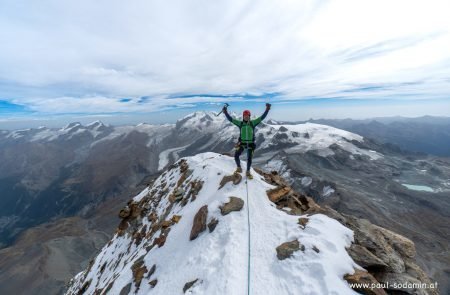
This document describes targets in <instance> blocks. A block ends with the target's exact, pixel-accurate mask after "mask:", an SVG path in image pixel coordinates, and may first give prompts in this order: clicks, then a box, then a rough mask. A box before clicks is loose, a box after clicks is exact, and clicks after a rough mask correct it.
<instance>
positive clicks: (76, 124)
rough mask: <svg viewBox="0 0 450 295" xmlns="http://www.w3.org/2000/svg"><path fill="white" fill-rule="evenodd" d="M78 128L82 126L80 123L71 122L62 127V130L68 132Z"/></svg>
mask: <svg viewBox="0 0 450 295" xmlns="http://www.w3.org/2000/svg"><path fill="white" fill-rule="evenodd" d="M78 126H82V125H81V123H80V122H72V123H69V124H67V125H66V126H64V127H63V130H69V129H72V128H75V127H78Z"/></svg>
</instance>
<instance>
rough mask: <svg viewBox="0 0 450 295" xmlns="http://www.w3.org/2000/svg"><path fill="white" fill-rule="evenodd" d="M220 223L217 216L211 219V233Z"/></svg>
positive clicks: (209, 226) (209, 225)
mask: <svg viewBox="0 0 450 295" xmlns="http://www.w3.org/2000/svg"><path fill="white" fill-rule="evenodd" d="M218 223H219V220H217V219H216V218H213V219H211V221H210V222H209V223H208V229H209V232H210V233H212V232H213V231H214V230H215V229H216V226H217V224H218Z"/></svg>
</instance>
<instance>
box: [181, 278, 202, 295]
mask: <svg viewBox="0 0 450 295" xmlns="http://www.w3.org/2000/svg"><path fill="white" fill-rule="evenodd" d="M197 281H198V279H195V280H193V281H190V282H187V283H186V284H184V287H183V293H186V291H187V290H189V289H190V288H191V287H192V286H193V285H194V284H195V283H197Z"/></svg>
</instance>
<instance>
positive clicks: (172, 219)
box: [170, 215, 181, 223]
mask: <svg viewBox="0 0 450 295" xmlns="http://www.w3.org/2000/svg"><path fill="white" fill-rule="evenodd" d="M180 219H181V216H180V215H174V216H172V218H171V219H170V220H171V221H172V223H178V221H180Z"/></svg>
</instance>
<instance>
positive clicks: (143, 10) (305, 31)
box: [0, 0, 450, 113]
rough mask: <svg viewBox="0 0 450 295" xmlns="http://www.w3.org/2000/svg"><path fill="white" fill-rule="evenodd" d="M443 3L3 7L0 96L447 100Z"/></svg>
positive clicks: (84, 104)
mask: <svg viewBox="0 0 450 295" xmlns="http://www.w3.org/2000/svg"><path fill="white" fill-rule="evenodd" d="M448 11H450V4H449V2H448V1H446V0H442V1H438V0H435V1H427V2H426V3H425V2H423V1H404V0H399V1H394V2H392V1H386V0H380V1H356V0H351V1H350V0H349V1H313V0H310V1H288V0H281V1H275V0H272V1H268V0H262V1H245V0H239V1H238V0H219V1H205V0H173V1H144V0H136V1H132V2H123V1H118V0H112V1H111V0H109V1H106V0H99V1H94V2H93V1H87V0H80V1H54V0H43V1H39V3H37V2H36V3H34V2H30V3H27V4H26V5H25V4H24V3H23V2H22V1H11V0H4V1H2V2H1V4H0V40H2V46H1V47H0V98H1V99H3V100H8V101H9V103H12V104H17V105H23V106H26V107H27V108H29V109H30V110H33V111H36V112H39V113H70V112H72V113H79V112H85V113H98V112H102V113H108V112H151V111H158V110H165V109H171V108H187V107H192V106H195V105H196V104H202V103H222V102H225V101H234V102H241V101H248V100H252V101H264V97H265V96H270V98H271V99H272V101H286V100H288V101H289V100H294V101H295V100H302V99H311V98H329V97H340V98H342V99H361V98H363V99H364V98H366V99H374V98H377V99H378V98H389V99H402V100H404V99H415V98H420V99H424V98H443V97H448V96H449V94H450V82H449V77H450V18H448V15H447V14H448V13H447V12H448Z"/></svg>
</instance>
